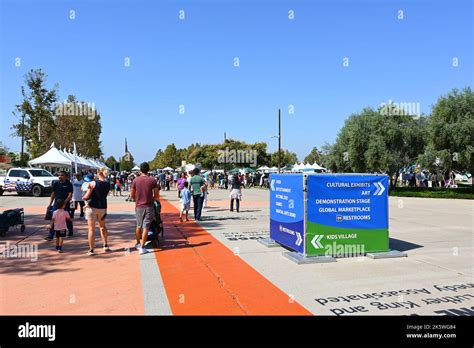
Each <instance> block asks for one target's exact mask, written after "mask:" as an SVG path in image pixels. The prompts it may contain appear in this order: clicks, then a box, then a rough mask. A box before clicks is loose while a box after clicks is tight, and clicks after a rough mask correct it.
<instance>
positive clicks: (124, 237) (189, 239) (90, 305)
mask: <svg viewBox="0 0 474 348" xmlns="http://www.w3.org/2000/svg"><path fill="white" fill-rule="evenodd" d="M112 200H114V198H112ZM162 203H163V208H162V218H163V220H164V225H165V233H166V235H165V240H164V242H163V243H162V248H159V249H158V250H151V251H153V252H152V253H150V254H147V255H143V256H139V255H138V253H137V251H136V250H134V249H133V245H134V241H133V236H134V226H135V222H134V217H133V214H132V213H133V207H134V205H133V203H110V204H109V209H108V229H109V231H110V241H109V244H110V245H111V247H112V252H103V251H102V250H101V249H100V247H101V246H102V245H101V244H100V243H101V242H100V239H99V238H98V239H97V242H98V244H97V245H96V251H97V252H98V254H97V255H96V256H94V257H87V256H86V255H85V252H86V251H87V244H86V235H87V230H86V222H85V221H84V220H76V221H75V236H74V237H73V238H71V239H66V240H65V244H64V253H63V254H58V253H56V251H55V250H54V244H53V243H54V242H47V241H44V240H43V239H42V238H43V237H44V236H45V233H46V231H47V225H46V222H45V221H43V220H42V214H43V213H44V208H43V207H41V206H31V207H26V208H25V213H26V216H27V220H26V224H27V231H26V233H25V235H21V233H18V232H15V231H14V230H13V231H12V233H9V234H8V236H7V240H6V241H8V243H10V249H11V246H12V245H14V243H17V244H15V245H26V244H28V245H30V244H31V245H37V246H38V259H37V260H36V261H34V262H32V261H31V260H29V259H16V258H7V259H3V260H2V268H1V270H0V274H1V283H0V284H1V292H0V313H1V314H15V315H20V314H59V315H77V314H129V315H134V314H138V315H141V314H157V315H169V314H177V315H208V314H209V315H212V314H215V315H248V314H251V315H264V314H273V315H309V314H311V313H310V312H309V311H307V310H306V309H305V308H303V307H302V306H301V305H299V304H298V303H296V302H295V301H293V300H292V299H291V298H290V297H289V296H288V295H287V294H285V293H284V292H283V291H281V290H280V289H278V288H277V287H276V286H275V285H273V284H272V283H271V282H270V281H268V280H267V279H266V278H265V277H263V276H262V275H261V274H260V273H258V272H257V271H256V270H254V269H253V268H252V267H251V266H249V265H248V264H247V263H245V261H243V260H242V259H241V258H240V257H239V256H238V255H236V254H235V253H234V252H233V251H231V250H230V249H228V248H227V247H226V246H224V245H223V244H222V243H220V242H219V241H218V240H217V239H215V238H214V237H213V236H212V235H211V234H209V233H208V232H207V231H206V230H205V229H204V228H202V227H201V226H199V225H198V224H196V223H195V222H192V221H190V222H188V223H183V224H181V223H179V221H178V210H177V209H176V208H175V207H174V206H173V205H172V204H170V203H168V202H167V201H166V200H165V199H162ZM26 236H28V237H27V238H25V237H26ZM1 251H3V252H4V253H5V244H3V250H1V249H0V252H1Z"/></svg>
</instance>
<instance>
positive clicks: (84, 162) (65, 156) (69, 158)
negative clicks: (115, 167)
mask: <svg viewBox="0 0 474 348" xmlns="http://www.w3.org/2000/svg"><path fill="white" fill-rule="evenodd" d="M28 164H29V165H30V166H46V167H75V166H76V165H77V168H78V169H79V168H80V169H98V168H101V167H102V168H107V169H109V170H110V168H109V167H107V166H106V165H105V164H104V163H103V162H101V161H98V160H94V159H91V158H86V157H83V156H81V155H77V154H73V153H71V152H68V151H67V150H61V149H57V148H56V147H55V146H54V143H53V144H51V147H50V149H49V150H48V151H47V152H46V153H45V154H43V155H41V156H39V157H37V158H35V159H33V160H31V161H29V162H28Z"/></svg>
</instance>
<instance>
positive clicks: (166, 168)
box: [163, 167, 173, 171]
mask: <svg viewBox="0 0 474 348" xmlns="http://www.w3.org/2000/svg"><path fill="white" fill-rule="evenodd" d="M163 170H164V171H170V170H173V168H171V167H165V168H163Z"/></svg>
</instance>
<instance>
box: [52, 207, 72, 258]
mask: <svg viewBox="0 0 474 348" xmlns="http://www.w3.org/2000/svg"><path fill="white" fill-rule="evenodd" d="M57 203H58V209H57V210H56V211H54V213H53V218H52V219H51V228H52V229H54V234H55V235H56V250H57V251H58V253H62V252H63V240H64V237H66V231H67V225H66V221H67V220H71V217H70V215H69V213H68V212H67V211H65V210H64V207H65V206H66V201H65V200H63V199H58V202H57Z"/></svg>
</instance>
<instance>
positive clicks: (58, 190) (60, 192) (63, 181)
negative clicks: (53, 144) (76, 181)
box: [45, 171, 73, 240]
mask: <svg viewBox="0 0 474 348" xmlns="http://www.w3.org/2000/svg"><path fill="white" fill-rule="evenodd" d="M58 178H59V181H54V182H53V192H51V199H50V202H49V205H50V206H52V211H51V214H52V213H53V212H54V211H55V210H57V209H58V206H57V201H58V199H62V200H64V201H65V202H66V206H65V207H64V210H66V211H67V212H68V213H69V215H71V217H72V214H71V207H70V204H71V198H72V192H73V187H72V184H71V182H70V181H69V180H68V178H67V175H66V172H65V171H60V172H59V176H58ZM67 230H68V237H72V235H73V225H72V221H69V220H68V221H67ZM53 237H54V226H51V229H50V230H49V233H48V236H47V237H46V238H45V239H46V240H53Z"/></svg>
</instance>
